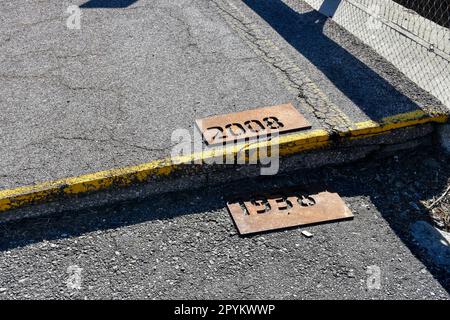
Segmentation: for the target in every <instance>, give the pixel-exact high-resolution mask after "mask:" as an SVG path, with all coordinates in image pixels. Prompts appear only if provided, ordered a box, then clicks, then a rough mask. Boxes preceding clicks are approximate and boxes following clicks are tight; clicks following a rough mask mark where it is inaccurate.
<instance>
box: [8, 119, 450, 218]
mask: <svg viewBox="0 0 450 320" xmlns="http://www.w3.org/2000/svg"><path fill="white" fill-rule="evenodd" d="M447 121H448V115H446V114H438V113H436V114H428V113H425V112H423V111H422V110H417V111H414V112H409V113H405V114H399V115H396V116H391V117H388V118H384V119H382V120H380V121H379V122H375V121H365V122H360V123H355V124H354V126H353V127H352V128H348V129H347V130H343V131H341V132H337V133H329V132H327V131H325V130H321V129H319V130H311V131H307V132H299V133H294V134H288V135H282V136H280V137H279V139H277V142H276V144H277V145H278V147H279V154H280V156H282V157H285V156H292V155H296V154H299V153H301V152H303V151H307V150H313V149H319V148H326V147H328V146H330V145H331V144H333V145H335V146H337V147H339V145H340V144H341V143H345V142H348V141H352V140H355V139H366V138H369V137H373V136H377V135H382V134H388V133H390V132H392V131H394V130H398V129H401V128H407V127H414V126H418V125H422V124H426V123H446V122H447ZM273 145H274V144H273V143H272V142H271V141H265V142H258V143H253V144H245V143H243V144H238V145H234V146H233V147H230V148H220V149H215V150H208V151H204V152H199V153H193V154H191V155H189V156H179V157H175V158H172V159H162V160H155V161H152V162H149V163H144V164H141V165H137V166H130V167H124V168H117V169H111V170H105V171H99V172H95V173H91V174H86V175H81V176H77V177H71V178H65V179H60V180H55V181H48V182H43V183H39V184H36V185H33V186H24V187H19V188H15V189H9V190H0V212H6V211H9V210H12V209H18V208H22V207H26V206H29V205H33V204H42V203H46V202H51V201H54V200H56V199H58V198H61V197H65V198H67V197H70V196H74V195H83V194H88V193H92V192H94V191H100V190H108V189H113V188H119V187H121V188H122V187H126V186H130V185H135V184H140V183H146V182H147V183H148V182H150V181H151V180H152V182H153V183H158V181H159V179H163V180H165V181H167V180H168V179H169V180H170V178H172V177H174V178H175V177H176V178H179V177H180V176H182V177H189V176H192V175H194V176H195V175H196V172H197V170H195V169H193V168H194V166H196V165H195V164H199V163H205V162H206V163H209V162H210V161H211V159H214V158H218V157H237V155H238V154H241V153H242V151H247V150H248V151H250V152H252V151H257V150H259V149H260V148H264V147H270V146H273ZM244 154H245V153H244ZM255 154H257V155H258V152H256V153H255ZM258 156H259V155H258ZM200 166H201V165H200ZM155 178H156V180H155Z"/></svg>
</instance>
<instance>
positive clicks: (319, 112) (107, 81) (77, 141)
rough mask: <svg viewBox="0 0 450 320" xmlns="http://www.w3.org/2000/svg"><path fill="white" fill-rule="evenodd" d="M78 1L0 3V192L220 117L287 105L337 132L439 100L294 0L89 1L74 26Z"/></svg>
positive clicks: (121, 158)
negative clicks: (103, 4) (92, 4)
mask: <svg viewBox="0 0 450 320" xmlns="http://www.w3.org/2000/svg"><path fill="white" fill-rule="evenodd" d="M82 3H83V1H75V2H72V1H70V2H68V1H65V2H64V1H63V2H59V3H57V4H56V3H53V2H51V1H42V2H39V3H33V2H30V1H25V0H21V1H18V2H17V1H16V2H14V3H12V2H8V1H3V2H0V17H1V21H2V22H1V25H0V39H1V41H0V48H1V50H0V81H1V86H0V114H1V118H0V137H1V144H0V148H1V150H0V154H1V157H0V188H1V189H7V188H13V187H17V186H22V185H28V184H33V183H36V182H40V181H43V180H53V179H57V178H63V177H68V176H74V175H79V174H83V173H89V172H94V171H98V170H103V169H110V168H113V167H121V166H126V165H132V164H139V163H142V162H147V161H151V160H154V159H159V158H163V157H165V156H168V155H169V154H170V149H171V146H172V142H171V141H170V136H171V133H172V131H173V130H175V129H178V128H184V129H192V128H193V124H194V120H195V119H197V118H202V117H206V116H209V115H213V114H223V113H229V112H234V111H241V110H244V109H249V108H255V107H260V106H267V105H275V104H279V103H284V102H292V103H293V104H294V105H295V106H296V107H297V108H298V109H299V110H300V111H301V112H303V113H304V114H305V116H306V117H307V118H308V120H309V121H310V122H311V123H312V124H313V129H317V128H325V129H327V130H333V129H334V128H336V127H339V126H346V125H348V124H349V123H352V122H354V121H364V120H369V119H372V120H376V119H379V118H381V117H385V116H390V115H394V114H397V113H401V112H407V111H413V110H416V109H418V108H425V107H424V106H431V107H437V108H439V106H438V105H439V103H437V102H436V101H435V100H433V98H431V97H430V96H428V95H427V94H425V93H424V92H423V91H421V90H419V89H417V88H416V87H415V86H414V85H413V84H411V83H410V82H409V81H408V80H406V79H405V78H404V77H403V76H402V75H401V74H400V73H399V72H397V71H395V69H394V68H393V67H392V66H391V65H389V64H388V63H386V62H385V61H384V60H382V59H380V57H378V56H377V55H376V54H375V53H374V52H373V51H372V50H370V49H368V48H367V47H365V46H364V45H362V44H361V43H360V42H358V41H357V40H356V39H355V38H353V37H352V36H351V35H349V34H348V33H347V32H345V31H343V30H342V29H340V28H339V27H337V26H336V25H335V24H333V23H332V22H330V21H329V20H326V19H325V18H323V16H320V15H318V14H317V13H307V9H308V8H309V7H308V6H306V5H305V4H304V3H303V2H300V1H298V3H295V4H293V3H290V6H292V8H293V9H289V10H290V11H289V12H290V14H289V15H288V16H285V15H284V14H285V13H286V10H287V7H280V6H279V3H277V2H267V4H257V3H251V2H250V1H246V3H247V4H245V3H243V2H241V1H232V0H226V1H222V0H217V1H206V0H200V1H188V0H178V1H167V0H157V1H152V2H151V3H141V2H140V1H136V2H134V3H132V4H131V5H129V6H119V7H118V8H85V9H82V16H81V29H80V30H70V29H68V28H67V27H66V19H67V16H68V15H67V13H66V8H67V7H68V6H69V5H72V4H80V5H81V4H82ZM114 3H116V2H114ZM262 6H263V7H262ZM264 6H267V7H264ZM261 10H262V11H261ZM297 12H298V13H297ZM268 13H270V16H267V14H268ZM283 17H285V18H286V19H281V18H283ZM280 19H281V20H285V21H289V22H294V24H291V25H290V26H291V27H292V26H295V28H294V29H292V30H291V31H289V32H290V33H286V32H287V31H288V30H287V29H286V27H287V25H286V24H284V22H280ZM317 19H319V21H320V24H316V22H315V21H316V20H317ZM267 22H269V24H268V23H267ZM242 26H245V28H244V29H242ZM308 43H314V44H315V45H314V46H311V45H306V44H308ZM330 50H331V51H332V52H334V53H333V57H332V59H330V57H329V54H328V53H327V52H330ZM361 61H362V62H361ZM378 74H380V75H381V76H380V75H378ZM339 79H341V80H339ZM384 79H386V80H384Z"/></svg>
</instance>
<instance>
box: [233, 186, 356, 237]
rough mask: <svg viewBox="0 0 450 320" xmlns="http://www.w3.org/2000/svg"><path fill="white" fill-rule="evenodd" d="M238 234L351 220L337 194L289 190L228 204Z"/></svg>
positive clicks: (246, 198)
mask: <svg viewBox="0 0 450 320" xmlns="http://www.w3.org/2000/svg"><path fill="white" fill-rule="evenodd" d="M227 207H228V210H229V211H230V214H231V216H232V218H233V220H234V223H235V224H236V227H237V228H238V230H239V233H240V234H249V233H255V232H262V231H268V230H275V229H282V228H289V227H295V226H301V225H307V224H314V223H322V222H326V221H336V220H343V219H352V218H353V214H352V212H351V211H350V209H349V208H348V207H347V206H346V204H345V203H344V201H343V200H342V198H341V197H340V196H339V195H338V194H337V193H332V192H328V191H325V192H313V193H308V192H305V191H298V190H296V189H290V190H285V191H279V192H277V194H271V195H265V194H263V195H253V196H246V197H244V198H241V199H238V200H234V201H231V202H228V203H227Z"/></svg>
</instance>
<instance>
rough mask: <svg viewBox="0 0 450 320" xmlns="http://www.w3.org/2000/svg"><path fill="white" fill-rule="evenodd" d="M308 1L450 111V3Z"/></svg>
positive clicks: (424, 0) (447, 0)
mask: <svg viewBox="0 0 450 320" xmlns="http://www.w3.org/2000/svg"><path fill="white" fill-rule="evenodd" d="M305 1H306V2H307V3H309V4H310V5H311V6H312V7H313V8H314V9H316V10H319V11H321V12H322V13H324V14H326V15H328V16H330V17H332V19H333V20H334V21H335V22H336V23H338V24H339V25H341V26H342V27H344V28H345V29H347V30H348V31H350V32H351V33H352V34H354V35H355V36H356V37H358V38H359V39H360V40H362V41H363V42H364V43H366V44H367V45H369V46H370V47H372V48H373V49H375V50H376V51H377V52H378V53H379V54H380V55H381V56H383V57H384V58H385V59H386V60H388V61H389V62H391V63H392V64H393V65H394V66H396V67H397V69H399V70H400V71H401V72H403V73H404V74H405V75H406V76H407V77H408V78H410V79H411V80H412V81H414V82H415V83H416V84H418V85H419V86H420V87H422V88H423V89H425V90H427V91H428V92H430V93H432V94H433V95H434V96H436V97H437V98H438V99H439V100H441V101H442V102H443V103H444V104H445V105H446V106H447V107H449V108H450V29H449V27H450V0H305ZM327 8H333V10H332V11H331V12H330V10H329V9H328V12H327V10H326V9H327ZM324 9H325V10H324Z"/></svg>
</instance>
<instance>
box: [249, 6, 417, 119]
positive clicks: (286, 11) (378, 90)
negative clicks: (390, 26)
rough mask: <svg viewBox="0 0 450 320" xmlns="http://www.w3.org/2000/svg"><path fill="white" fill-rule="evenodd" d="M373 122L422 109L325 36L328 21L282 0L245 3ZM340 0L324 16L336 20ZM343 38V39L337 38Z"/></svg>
mask: <svg viewBox="0 0 450 320" xmlns="http://www.w3.org/2000/svg"><path fill="white" fill-rule="evenodd" d="M243 2H244V3H245V4H246V5H247V6H248V7H249V8H251V9H252V10H253V11H254V12H255V13H257V14H258V15H259V16H260V17H261V18H263V19H264V20H265V21H266V22H267V23H268V24H269V25H270V26H271V27H272V28H273V29H274V30H275V31H276V32H277V33H278V34H279V35H280V36H281V37H283V38H284V39H285V40H286V41H287V42H288V43H289V44H290V45H291V46H292V47H294V48H295V49H296V50H297V51H298V52H299V53H300V54H301V55H302V56H304V57H305V58H306V59H307V60H308V61H309V62H310V63H312V64H313V65H314V66H315V67H316V68H317V69H319V70H320V71H321V72H322V73H323V74H324V75H325V76H326V77H327V78H328V79H329V80H330V81H331V82H332V84H333V85H334V86H335V87H336V88H337V89H338V90H339V91H341V92H342V93H343V94H344V95H345V96H346V97H348V98H349V99H350V100H351V101H352V102H353V103H354V104H355V105H356V106H357V107H358V108H360V109H361V111H363V112H364V113H365V114H366V115H367V116H368V117H369V118H371V119H373V120H377V119H380V118H383V117H388V116H391V115H395V114H399V113H406V112H411V111H415V110H417V109H419V107H418V105H417V104H416V103H415V102H414V101H412V100H411V99H410V98H408V97H407V96H405V95H404V94H403V93H401V92H399V91H398V90H397V89H396V88H395V87H394V86H393V85H391V84H390V83H389V82H388V81H386V80H385V79H384V78H383V77H381V76H380V75H379V74H377V73H376V72H375V71H374V70H372V69H371V68H370V67H368V66H367V65H366V64H364V63H363V62H361V61H360V60H359V59H358V58H356V57H355V56H354V55H353V54H351V53H350V52H348V51H347V50H346V49H344V48H343V47H342V46H341V45H339V44H338V43H336V42H335V41H333V40H332V39H330V38H329V37H328V36H327V35H325V34H324V32H323V29H324V26H325V23H326V22H327V19H328V18H327V17H326V16H325V15H324V14H322V13H320V12H318V11H315V10H313V11H309V12H305V13H299V12H297V11H295V10H293V9H292V8H291V7H289V6H288V5H286V4H285V3H284V2H283V1H281V0H266V1H259V0H243ZM339 3H340V0H325V1H324V2H323V4H322V7H321V9H320V10H321V12H324V13H325V14H327V15H328V16H333V14H334V13H335V11H336V10H337V8H338V6H339ZM336 36H339V35H336Z"/></svg>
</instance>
